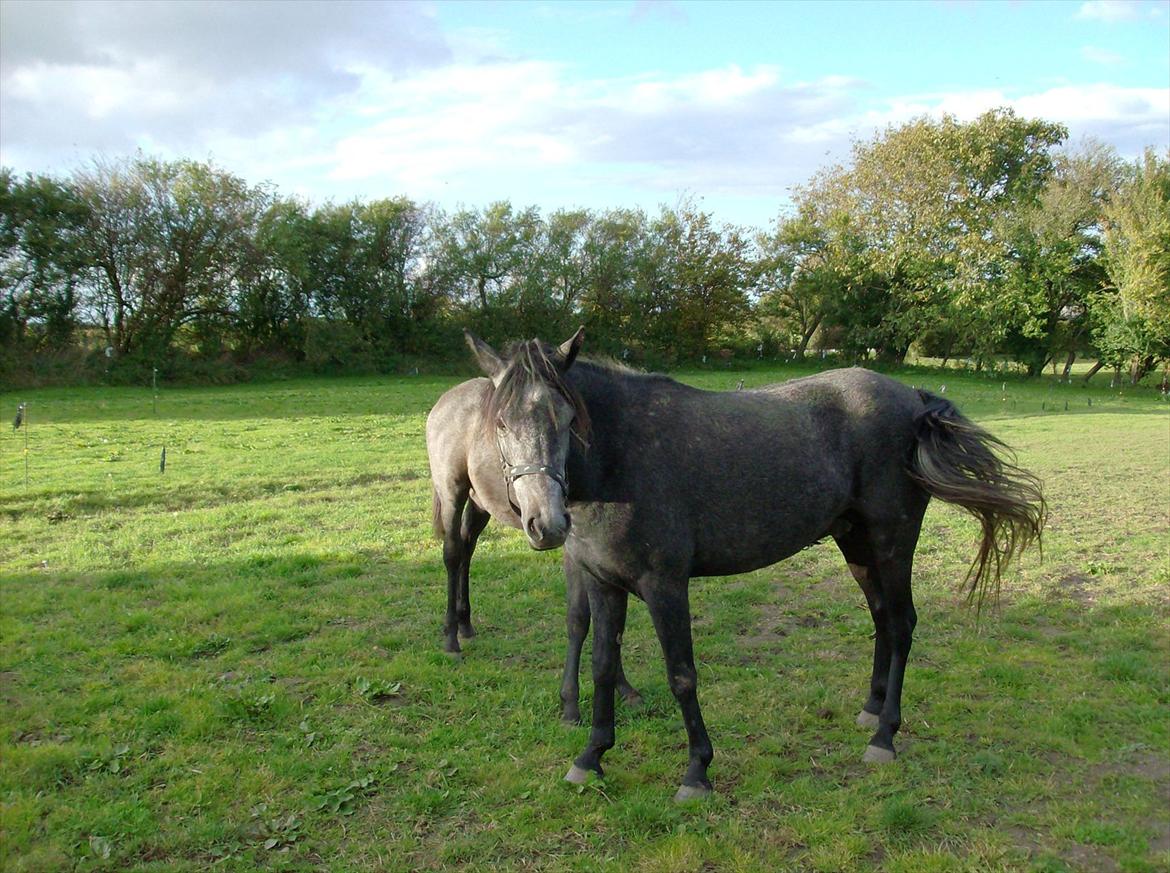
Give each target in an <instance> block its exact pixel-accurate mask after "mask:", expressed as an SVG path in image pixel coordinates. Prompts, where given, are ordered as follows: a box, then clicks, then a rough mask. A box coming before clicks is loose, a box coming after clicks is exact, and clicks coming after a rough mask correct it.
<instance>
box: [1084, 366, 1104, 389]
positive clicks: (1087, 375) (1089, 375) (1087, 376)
mask: <svg viewBox="0 0 1170 873" xmlns="http://www.w3.org/2000/svg"><path fill="white" fill-rule="evenodd" d="M1104 366H1105V362H1104V361H1098V362H1097V363H1095V364H1093V366H1092V367H1091V368H1090V369H1089V372H1087V373H1085V384H1086V385H1087V384H1088V383H1089V380H1090V379H1092V378H1093V377H1094V376H1096V375H1097V372H1098V371H1099V370H1100V369H1101V368H1102V367H1104Z"/></svg>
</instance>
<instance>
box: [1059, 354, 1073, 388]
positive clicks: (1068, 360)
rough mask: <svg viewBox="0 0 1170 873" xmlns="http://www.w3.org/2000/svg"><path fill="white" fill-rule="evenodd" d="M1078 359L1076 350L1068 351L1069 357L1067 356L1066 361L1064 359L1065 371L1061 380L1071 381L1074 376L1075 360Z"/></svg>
mask: <svg viewBox="0 0 1170 873" xmlns="http://www.w3.org/2000/svg"><path fill="white" fill-rule="evenodd" d="M1076 359H1077V353H1076V352H1071V351H1070V352H1069V353H1068V357H1067V358H1065V361H1064V372H1063V373H1062V374H1061V376H1060V381H1062V382H1068V381H1070V379H1071V377H1072V365H1073V361H1075V360H1076Z"/></svg>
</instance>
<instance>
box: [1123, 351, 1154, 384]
mask: <svg viewBox="0 0 1170 873" xmlns="http://www.w3.org/2000/svg"><path fill="white" fill-rule="evenodd" d="M1156 363H1158V359H1157V358H1155V357H1154V356H1153V355H1147V356H1146V357H1144V358H1134V360H1133V364H1132V365H1131V366H1130V368H1129V384H1130V385H1137V384H1138V382H1140V381H1142V379H1144V378H1145V377H1146V374H1147V373H1149V372H1150V370H1152V369H1154V364H1156Z"/></svg>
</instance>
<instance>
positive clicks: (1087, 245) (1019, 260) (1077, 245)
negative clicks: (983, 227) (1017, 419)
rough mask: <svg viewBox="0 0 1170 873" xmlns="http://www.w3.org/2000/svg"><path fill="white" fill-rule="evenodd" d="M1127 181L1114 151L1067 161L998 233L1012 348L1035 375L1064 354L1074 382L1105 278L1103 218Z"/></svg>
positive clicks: (1061, 159) (1098, 149)
mask: <svg viewBox="0 0 1170 873" xmlns="http://www.w3.org/2000/svg"><path fill="white" fill-rule="evenodd" d="M1120 181H1121V162H1120V160H1119V159H1118V158H1117V155H1116V152H1114V150H1113V149H1112V148H1110V147H1108V146H1104V145H1100V144H1089V145H1088V146H1086V147H1085V148H1083V149H1081V150H1079V151H1076V152H1072V153H1067V154H1062V155H1059V156H1057V157H1056V159H1055V161H1054V166H1053V173H1052V176H1051V178H1050V179H1049V180H1048V183H1047V184H1046V186H1045V188H1044V190H1043V191H1042V192H1041V193H1040V196H1039V197H1037V198H1035V199H1034V200H1030V201H1027V202H1024V203H1022V204H1019V205H1018V207H1017V208H1016V209H1015V210H1013V211H1011V212H1010V213H1008V214H1006V215H1005V217H1004V220H1003V221H1002V222H1001V224H1000V225H999V226H998V227H997V228H996V234H997V236H998V237H999V238H1001V239H1002V240H1003V243H1004V247H1005V255H1006V260H1005V269H1004V274H1003V281H1002V288H1003V289H1004V291H1005V295H1004V297H1005V300H1006V301H1008V303H1009V305H1010V306H1012V307H1013V308H1014V311H1013V312H1012V314H1011V316H1010V322H1009V323H1010V328H1009V331H1008V333H1007V336H1006V338H1005V348H1007V349H1008V350H1009V352H1010V353H1011V355H1012V357H1013V358H1015V359H1016V360H1017V361H1020V362H1021V363H1024V364H1025V365H1026V366H1027V368H1028V373H1029V375H1037V374H1039V373H1040V372H1041V371H1042V370H1043V368H1044V366H1045V365H1046V364H1047V363H1048V362H1049V361H1051V360H1054V359H1055V358H1056V357H1057V356H1058V355H1061V354H1063V355H1064V356H1065V369H1064V377H1065V378H1068V375H1069V372H1070V371H1071V368H1072V364H1073V361H1074V360H1075V358H1076V355H1077V353H1078V351H1079V350H1080V349H1081V348H1082V347H1083V346H1084V345H1085V343H1086V341H1087V339H1088V327H1089V317H1088V309H1089V301H1090V298H1091V297H1092V295H1093V294H1094V292H1095V291H1096V290H1097V289H1098V288H1099V287H1100V286H1101V284H1102V282H1103V281H1104V278H1105V273H1104V267H1103V265H1102V261H1101V240H1102V234H1101V229H1102V216H1103V214H1104V210H1105V208H1106V204H1107V203H1108V202H1109V200H1110V198H1112V197H1113V196H1114V195H1115V193H1116V191H1117V189H1118V186H1119V184H1120Z"/></svg>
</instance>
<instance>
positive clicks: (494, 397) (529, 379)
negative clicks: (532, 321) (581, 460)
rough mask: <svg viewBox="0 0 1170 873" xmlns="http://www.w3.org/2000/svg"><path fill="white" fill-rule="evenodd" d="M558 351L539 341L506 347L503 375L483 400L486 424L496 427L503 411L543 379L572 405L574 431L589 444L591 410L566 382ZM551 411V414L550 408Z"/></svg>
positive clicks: (522, 342) (486, 425)
mask: <svg viewBox="0 0 1170 873" xmlns="http://www.w3.org/2000/svg"><path fill="white" fill-rule="evenodd" d="M556 353H557V352H556V349H554V348H553V347H552V346H549V345H546V344H545V343H542V342H540V341H539V340H521V341H519V342H515V343H512V344H511V345H509V346H508V347H507V348H506V349H505V350H504V354H503V360H504V373H503V376H501V378H500V381H499V384H496V385H495V386H494V388H493V389H492V390H491V391H489V392H488V393H487V394H486V396H485V397H484V401H483V421H484V426H485V427H488V428H492V427H495V423H496V421H497V419H499V417H500V415H501V413H503V412H505V411H507V410H509V409H511V408H512V407H513V406H514V405H516V404H517V403H518V402H519V401H520V399H521V398H522V397H523V396H524V395H525V394H526V393H527V392H528V390H529V389H530V388H531V387H532V386H533V385H535V384H536V383H537V382H543V383H544V384H545V385H547V386H548V387H549V388H550V389H551V390H553V391H556V392H557V393H558V394H560V395H561V396H562V397H564V398H565V400H567V401H568V402H569V404H570V405H571V406H572V407H573V413H574V416H575V418H574V421H573V433H574V435H575V436H576V437H577V439H579V440H580V441H581V442H582V443H584V444H587V443H588V437H589V429H590V422H589V410H588V408H587V407H586V406H585V401H584V400H583V399H582V398H581V395H580V394H579V393H578V392H577V390H576V389H575V388H573V386H572V385H570V384H569V383H568V382H566V381H565V378H564V374H563V373H562V372H561V369H560V367H558V366H557V363H556V361H555V360H554V357H555V355H556ZM549 414H550V415H551V414H552V409H551V408H550V409H549Z"/></svg>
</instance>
